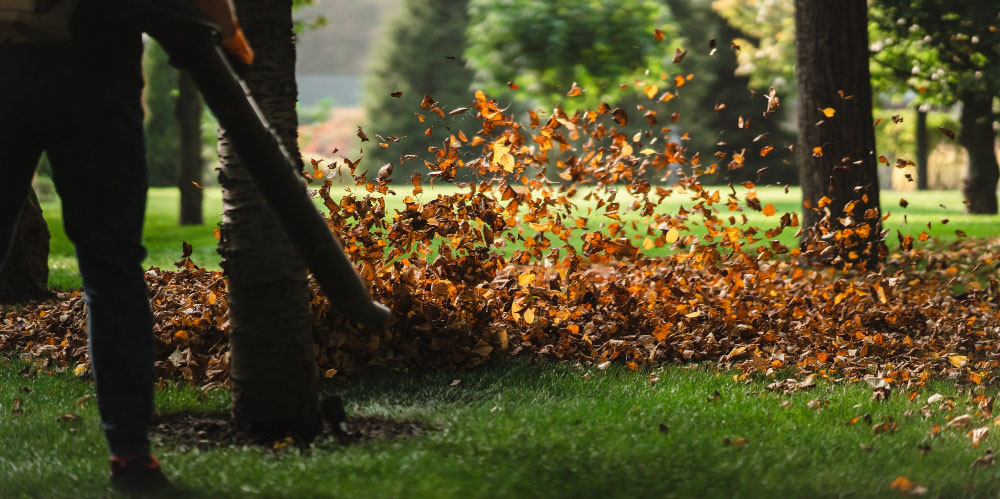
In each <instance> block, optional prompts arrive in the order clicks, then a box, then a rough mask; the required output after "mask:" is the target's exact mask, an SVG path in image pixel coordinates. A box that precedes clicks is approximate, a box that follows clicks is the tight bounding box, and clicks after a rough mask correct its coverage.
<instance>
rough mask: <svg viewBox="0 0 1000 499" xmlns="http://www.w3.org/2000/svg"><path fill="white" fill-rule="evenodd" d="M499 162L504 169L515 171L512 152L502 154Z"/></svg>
mask: <svg viewBox="0 0 1000 499" xmlns="http://www.w3.org/2000/svg"><path fill="white" fill-rule="evenodd" d="M497 163H499V164H500V166H502V167H503V169H504V170H505V171H507V172H513V171H514V156H511V155H510V154H504V155H503V156H501V157H500V161H498V162H497Z"/></svg>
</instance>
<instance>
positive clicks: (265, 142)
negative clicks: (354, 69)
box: [107, 0, 392, 325]
mask: <svg viewBox="0 0 1000 499" xmlns="http://www.w3.org/2000/svg"><path fill="white" fill-rule="evenodd" d="M107 3H109V4H111V5H109V7H110V8H111V9H113V11H115V12H118V13H120V14H122V15H123V16H125V17H126V19H127V22H131V23H135V24H136V25H138V26H139V27H141V29H142V30H143V31H144V32H146V33H147V34H148V35H149V36H151V37H153V38H154V39H156V40H157V41H158V42H159V43H160V45H162V46H163V48H164V50H166V52H167V54H169V55H170V58H171V63H173V64H174V65H176V66H178V67H179V68H182V69H184V70H186V71H187V72H188V73H189V74H190V75H191V78H192V80H194V82H195V84H196V85H197V86H198V89H199V90H200V91H201V95H202V97H203V98H204V100H205V104H206V105H207V106H208V108H209V109H210V110H211V111H212V113H213V114H215V117H216V118H217V119H218V121H219V124H220V125H221V126H222V127H223V128H224V129H225V130H226V133H227V134H228V136H229V139H230V141H231V143H232V144H233V146H234V149H235V153H236V156H237V157H238V158H239V159H240V162H241V163H242V164H243V166H244V167H245V168H246V170H247V171H248V172H249V173H250V176H251V178H252V179H253V182H254V184H255V185H256V186H257V190H258V191H259V192H260V194H261V196H262V197H263V198H264V200H265V201H266V203H267V205H268V207H269V208H270V210H271V212H272V213H273V214H274V216H275V217H276V218H277V219H278V221H279V223H280V224H281V226H282V227H283V228H284V230H285V232H286V234H287V235H288V238H289V240H291V242H292V244H293V245H294V246H295V248H296V250H297V251H298V253H299V255H300V256H301V257H302V260H303V261H304V262H305V264H306V265H307V266H308V267H309V269H310V270H311V271H312V273H313V277H315V279H316V281H317V282H318V283H319V286H320V288H322V290H323V292H324V293H326V295H327V297H329V299H330V303H331V304H332V306H333V308H334V309H335V310H336V311H337V312H339V313H341V314H343V315H344V316H346V317H349V318H351V319H353V320H356V321H358V322H360V323H363V324H367V325H381V324H384V323H386V322H388V321H389V320H390V319H391V318H392V313H391V312H390V310H389V309H388V308H387V307H386V306H385V305H382V304H381V303H378V302H376V301H373V300H372V297H371V295H370V294H369V292H368V288H367V285H366V284H365V282H364V281H363V280H362V279H361V276H359V275H358V273H357V270H356V269H355V268H354V265H353V264H352V263H351V261H350V260H349V259H348V257H347V254H346V253H345V252H344V249H343V247H342V246H341V244H340V243H339V241H338V240H337V239H336V238H335V237H334V235H333V233H332V232H331V230H330V228H329V227H328V226H327V224H326V222H324V220H323V218H322V217H321V216H320V213H319V212H318V211H317V210H316V207H315V206H314V205H313V203H312V201H311V200H310V199H309V196H308V194H307V193H306V188H305V185H304V184H303V183H302V182H301V180H300V179H299V176H298V175H297V174H296V171H297V170H298V168H297V167H296V165H297V164H298V162H296V161H293V160H292V158H291V156H290V155H289V154H288V151H287V150H286V149H285V148H284V146H282V144H281V141H280V140H278V138H277V137H276V136H275V134H274V132H273V131H272V129H271V127H270V125H269V124H268V122H267V120H266V118H265V117H264V115H263V113H261V111H260V109H259V108H258V107H257V104H256V102H255V101H254V99H253V96H252V95H251V94H250V91H249V90H248V89H247V86H246V84H245V83H244V82H243V81H242V80H241V79H240V78H239V76H238V75H237V73H236V71H234V69H233V66H232V65H231V64H230V62H229V59H228V56H227V54H226V53H225V52H224V50H223V48H222V43H223V40H222V37H221V36H220V33H219V29H218V27H217V26H215V25H214V24H212V23H211V22H209V21H208V20H207V19H206V18H205V16H204V15H203V13H202V11H201V10H200V9H199V8H198V6H196V5H195V4H194V3H193V2H192V1H191V0H107ZM227 43H229V41H227ZM237 55H238V56H240V57H243V58H244V59H246V57H245V56H246V55H247V54H237Z"/></svg>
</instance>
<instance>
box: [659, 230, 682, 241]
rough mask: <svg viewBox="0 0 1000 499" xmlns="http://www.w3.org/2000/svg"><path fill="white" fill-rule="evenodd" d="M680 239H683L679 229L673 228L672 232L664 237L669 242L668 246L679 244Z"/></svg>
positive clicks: (669, 231)
mask: <svg viewBox="0 0 1000 499" xmlns="http://www.w3.org/2000/svg"><path fill="white" fill-rule="evenodd" d="M679 237H681V233H680V232H679V231H678V230H677V229H675V228H673V227H671V228H670V230H668V231H667V234H666V235H665V236H663V239H664V240H665V241H666V242H667V244H674V243H675V242H677V238H679Z"/></svg>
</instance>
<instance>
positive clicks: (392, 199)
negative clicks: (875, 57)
mask: <svg viewBox="0 0 1000 499" xmlns="http://www.w3.org/2000/svg"><path fill="white" fill-rule="evenodd" d="M461 189H463V188H459V187H456V186H454V185H445V186H440V185H439V186H425V187H424V193H423V194H421V195H419V196H416V197H417V199H418V200H419V201H423V202H426V201H429V200H431V199H434V198H435V197H436V196H437V195H438V194H445V195H448V194H454V193H456V192H458V191H459V190H461ZM708 189H709V190H710V191H715V190H718V191H719V192H720V195H721V197H722V199H723V200H725V197H726V195H727V193H731V192H732V191H730V190H729V189H728V188H727V187H725V186H709V187H708ZM395 190H396V192H397V194H396V195H390V196H387V197H386V208H387V210H386V213H387V214H388V215H389V216H391V215H393V214H395V213H396V210H403V209H404V203H403V199H404V198H405V197H406V196H408V195H413V194H412V193H411V189H410V188H409V186H408V185H407V186H396V187H395ZM757 191H758V197H759V199H760V201H761V203H762V204H764V205H766V204H768V203H771V204H774V206H775V208H776V211H777V213H776V214H775V215H773V216H770V217H767V216H764V215H763V214H762V213H760V212H757V211H754V210H750V209H747V208H745V207H743V211H739V212H729V211H727V208H726V205H725V204H722V205H717V206H718V208H719V210H720V211H719V216H720V218H722V219H724V220H726V219H728V218H729V217H730V216H734V217H735V219H736V224H737V225H738V226H740V227H743V228H746V227H748V226H756V227H758V228H760V229H762V230H767V229H769V228H773V227H776V226H777V225H778V220H779V218H780V217H781V215H782V214H783V213H786V212H790V213H800V211H801V209H800V208H801V192H800V191H799V189H798V188H794V187H793V188H790V189H789V192H788V193H787V194H786V193H785V192H784V189H783V188H780V187H761V188H759V189H757ZM344 192H346V191H342V192H341V193H339V194H338V193H337V192H336V191H334V193H333V195H334V198H338V196H339V195H342V194H343V193H344ZM736 192H737V196H738V198H739V199H740V203H741V206H742V205H743V203H742V201H743V200H744V198H745V196H746V189H744V188H742V187H738V188H737V190H736ZM204 194H205V203H204V206H203V213H204V214H205V224H203V225H197V226H187V227H181V226H178V225H177V219H178V213H179V195H178V192H177V190H176V189H172V188H154V189H150V192H149V203H148V208H147V210H146V225H145V233H144V237H143V243H144V244H145V246H146V249H147V251H148V252H149V255H148V257H147V258H146V262H145V265H146V266H156V267H161V268H173V263H174V262H175V261H177V260H178V259H179V258H180V252H181V241H187V242H189V243H191V244H192V245H193V246H194V254H193V259H194V261H195V262H196V263H197V264H199V265H201V266H203V267H206V268H211V269H218V268H219V262H220V256H219V254H218V253H217V252H216V245H217V243H218V241H217V240H216V239H215V236H214V228H215V227H217V226H218V224H219V222H220V220H221V215H220V214H221V212H222V195H221V191H220V190H219V189H218V188H206V189H205V190H204ZM584 197H585V191H580V192H578V193H577V195H576V196H574V197H573V198H571V200H572V201H573V202H574V203H575V204H576V205H577V209H576V210H574V211H573V213H572V216H574V217H581V216H582V217H587V218H588V227H589V230H601V229H602V228H606V227H607V226H608V225H609V224H611V223H614V222H615V220H613V219H611V218H608V217H606V216H605V215H604V212H603V211H600V210H597V211H594V209H595V207H596V205H597V201H596V200H594V199H591V200H589V201H588V200H584V199H583V198H584ZM901 198H903V199H906V200H907V201H908V203H909V204H908V206H907V207H906V208H903V207H901V206H900V203H899V200H900V199H901ZM632 199H633V198H632V197H631V196H629V195H628V194H627V193H626V192H625V189H624V188H621V189H620V191H619V195H618V196H617V198H616V201H618V202H620V203H621V204H622V206H623V207H627V206H628V204H629V203H631V201H632ZM881 199H882V207H883V211H884V212H886V213H891V216H890V218H889V219H888V220H887V221H886V222H885V225H884V226H885V228H887V229H889V230H890V236H889V240H888V243H889V246H890V248H893V247H895V246H896V244H897V243H896V242H895V231H896V230H900V231H901V232H902V233H903V234H904V235H905V234H909V235H913V236H914V237H916V236H918V235H919V234H920V232H921V231H926V232H927V233H928V234H929V235H930V236H931V237H932V239H931V241H930V242H932V243H933V242H935V241H937V242H947V241H952V240H955V239H956V238H957V237H958V236H957V235H956V232H955V231H956V230H961V231H963V232H965V233H966V234H967V235H968V236H969V237H992V236H994V235H996V233H997V229H996V227H998V226H1000V225H998V224H1000V216H997V215H968V214H965V213H964V208H965V205H963V204H962V197H961V194H960V193H959V192H958V191H919V192H894V191H883V192H882V194H881ZM695 202H696V201H693V200H692V198H691V196H690V195H689V194H685V193H683V192H675V193H674V194H673V195H672V196H669V197H667V198H665V199H664V200H663V201H662V202H661V203H660V205H659V206H658V207H657V209H656V213H658V214H676V213H677V211H678V209H680V208H681V207H682V206H683V207H685V208H688V209H690V208H691V207H692V206H693V205H694V204H695ZM317 206H319V204H318V203H317ZM942 206H943V207H942ZM42 208H43V211H44V214H45V218H46V220H47V221H48V222H49V228H50V231H51V232H52V240H51V243H50V255H49V262H50V264H49V267H50V278H49V285H50V287H52V288H54V289H63V290H68V289H76V288H79V287H80V278H79V274H78V271H77V266H76V258H75V257H74V255H73V247H72V245H71V244H70V242H69V240H68V239H67V238H66V234H65V232H64V231H63V227H62V214H61V212H60V205H59V201H58V200H53V201H49V202H46V203H43V207H42ZM588 210H590V212H588ZM742 215H746V217H747V222H746V224H744V223H743V221H742ZM945 219H947V220H948V222H947V223H946V224H945V223H942V221H943V220H945ZM570 222H572V220H570ZM620 223H621V225H622V226H623V227H624V228H625V234H627V235H628V236H629V237H631V238H632V239H633V241H634V244H635V245H636V246H639V247H641V246H642V242H643V240H644V239H645V237H646V236H645V233H646V228H647V225H648V224H650V223H652V219H651V218H645V219H644V218H642V217H639V216H638V214H636V213H628V212H623V213H622V215H621V221H620ZM632 223H635V224H636V230H633V229H632V227H631V225H632ZM726 223H728V222H726ZM928 224H930V227H928ZM688 225H689V226H690V228H691V233H692V234H695V235H698V236H701V235H702V234H704V232H705V229H704V226H703V225H702V224H701V221H700V216H691V217H690V219H689V223H688ZM795 231H796V229H795V228H786V229H785V230H784V232H782V234H781V235H779V236H778V238H777V239H778V240H779V241H780V242H781V243H782V244H785V245H788V246H793V245H794V244H795V238H794V234H795ZM526 233H527V234H528V235H533V234H534V231H532V230H531V229H530V228H527V229H526ZM580 233H581V231H577V232H576V235H575V237H574V238H572V239H571V241H570V242H571V244H573V245H574V246H575V247H576V248H578V249H579V248H580V246H581V241H580V237H579V235H580ZM682 235H683V234H682ZM758 237H763V233H760V234H758ZM557 242H558V241H553V243H554V246H558V244H555V243H557ZM519 248H520V245H511V246H510V247H508V248H507V251H506V253H507V254H508V256H509V255H510V254H511V253H513V251H515V250H516V249H519ZM669 251H671V250H670V249H669V248H668V247H663V248H652V249H651V250H649V251H646V252H645V254H647V255H649V256H654V257H655V256H662V255H664V254H667V253H668V252H669Z"/></svg>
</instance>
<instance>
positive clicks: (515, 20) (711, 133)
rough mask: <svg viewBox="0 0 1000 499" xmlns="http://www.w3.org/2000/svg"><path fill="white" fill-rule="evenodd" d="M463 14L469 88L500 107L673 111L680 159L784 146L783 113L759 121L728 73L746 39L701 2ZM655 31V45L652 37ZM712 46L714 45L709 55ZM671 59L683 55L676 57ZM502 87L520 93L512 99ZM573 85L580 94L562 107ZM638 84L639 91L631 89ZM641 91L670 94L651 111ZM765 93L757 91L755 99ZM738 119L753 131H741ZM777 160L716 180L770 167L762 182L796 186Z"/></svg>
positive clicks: (492, 6) (490, 1) (494, 5)
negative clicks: (757, 143) (680, 83)
mask: <svg viewBox="0 0 1000 499" xmlns="http://www.w3.org/2000/svg"><path fill="white" fill-rule="evenodd" d="M470 13H471V17H472V20H471V23H472V24H471V26H470V29H469V36H470V45H469V49H468V50H467V51H466V53H467V54H468V55H469V59H470V63H471V64H472V66H473V67H474V68H475V69H476V74H477V80H476V85H477V87H478V86H482V87H483V88H485V89H486V90H487V91H488V92H489V93H490V94H491V96H499V97H500V98H501V100H502V101H503V100H508V101H513V102H514V103H515V105H519V106H520V107H524V108H529V107H536V108H541V109H546V108H551V107H556V106H560V107H563V108H565V109H567V110H569V111H572V110H575V109H580V108H590V109H593V108H596V107H597V105H598V104H600V103H602V102H606V103H609V104H611V105H612V106H619V107H621V108H623V109H634V108H635V106H636V105H637V104H642V105H643V106H644V107H645V108H647V109H653V110H655V111H656V112H657V113H658V114H659V115H665V116H671V115H672V114H673V113H674V112H677V113H678V114H677V115H676V116H677V117H679V118H680V121H678V122H676V125H672V126H671V127H670V128H672V129H673V130H674V135H675V140H680V136H681V134H682V133H688V135H689V137H690V140H689V141H685V142H684V144H685V145H686V147H687V153H688V155H689V156H693V155H694V153H695V152H699V153H700V154H701V157H702V158H706V157H711V156H712V155H713V154H714V153H715V152H717V151H719V152H722V153H724V154H726V155H729V154H731V153H733V152H740V150H741V149H742V148H744V147H747V146H749V145H750V144H751V142H752V140H753V139H754V138H755V137H757V136H759V135H764V136H765V137H767V140H769V141H772V142H775V143H778V144H781V143H788V142H790V141H791V137H790V133H788V131H786V130H783V128H782V126H781V124H782V117H781V115H782V110H781V109H779V110H778V113H777V114H771V115H769V116H768V117H767V118H766V119H765V118H763V117H761V114H762V111H763V109H764V108H766V100H765V99H763V98H762V97H757V98H753V97H752V96H751V88H749V83H750V79H749V78H748V77H747V76H745V75H736V74H734V70H735V69H736V58H735V54H737V53H738V51H737V50H734V48H733V47H732V46H730V41H732V40H733V39H734V38H736V37H738V36H747V35H745V34H744V33H742V32H741V31H740V30H738V29H736V28H735V27H734V26H733V25H731V24H730V23H728V22H727V21H726V20H725V19H724V18H723V17H722V16H720V15H719V14H718V13H717V12H716V11H715V10H713V4H712V2H710V1H708V0H697V1H679V0H678V1H674V0H667V1H664V2H659V1H650V0H627V1H610V0H602V1H597V2H588V3H580V2H574V1H569V0H566V1H556V2H533V1H530V0H521V1H515V2H513V4H512V3H511V2H510V1H504V0H473V1H472V3H471V5H470ZM655 30H659V31H660V33H661V34H662V38H661V39H658V37H656V36H654V33H655ZM595 40H596V42H595ZM711 40H715V41H716V45H717V46H718V50H716V51H714V52H713V51H712V50H711V49H710V42H711ZM679 50H680V51H683V50H686V51H688V52H690V53H689V54H687V55H685V56H680V57H676V58H675V54H677V53H678V52H677V51H679ZM710 54H711V55H710ZM675 59H677V60H676V62H675ZM687 75H692V77H693V80H692V82H691V83H690V84H687V85H685V86H684V87H683V88H680V87H678V88H676V89H674V88H673V85H672V82H673V79H674V77H675V76H683V77H686V76H687ZM508 81H514V82H515V83H517V84H518V86H519V87H520V89H519V90H518V91H511V90H510V89H509V88H508V87H507V83H506V82H508ZM572 82H576V83H577V86H578V87H580V88H581V89H583V94H581V95H579V96H576V97H573V98H567V95H566V93H567V91H568V90H569V89H570V88H569V87H570V84H571V83H572ZM636 82H641V83H640V84H638V88H637V87H636V86H637V84H636ZM646 85H652V86H655V87H657V89H658V91H662V90H664V89H666V88H671V89H672V95H671V96H670V99H668V100H667V101H665V102H657V101H653V102H650V101H649V100H648V99H647V98H646V96H644V95H642V93H643V90H644V89H645V88H646ZM767 90H768V88H767V87H764V88H760V89H757V91H758V93H761V94H762V93H766V92H767ZM659 95H660V94H659V93H657V97H659ZM741 116H744V117H746V118H749V120H748V121H745V122H744V123H752V125H751V126H745V127H744V128H739V127H738V123H739V122H740V121H741V120H740V117H741ZM642 123H643V120H630V123H629V126H628V128H627V129H625V130H623V133H626V135H631V134H632V133H635V132H637V131H640V130H641V129H642ZM780 155H781V153H779V152H776V153H775V154H773V155H771V156H769V157H768V158H766V159H764V158H757V157H756V155H754V159H753V160H752V161H754V162H755V164H754V165H753V167H747V168H743V169H741V170H735V171H726V170H725V169H724V168H723V169H720V177H721V179H722V180H723V181H726V180H739V181H742V180H746V179H752V178H756V171H757V170H758V169H760V168H763V167H768V170H769V171H768V174H767V176H766V178H767V180H769V181H782V182H794V181H795V177H796V173H795V170H794V168H793V167H791V166H790V165H784V164H782V162H781V158H780ZM747 157H748V158H750V157H751V156H750V155H747ZM786 162H787V161H786Z"/></svg>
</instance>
